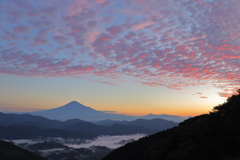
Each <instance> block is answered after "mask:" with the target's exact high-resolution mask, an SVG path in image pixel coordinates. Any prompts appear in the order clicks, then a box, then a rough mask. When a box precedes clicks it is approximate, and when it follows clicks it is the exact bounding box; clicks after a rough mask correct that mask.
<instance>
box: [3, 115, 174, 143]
mask: <svg viewBox="0 0 240 160" xmlns="http://www.w3.org/2000/svg"><path fill="white" fill-rule="evenodd" d="M102 122H109V123H108V124H109V125H100V124H93V123H91V122H86V121H83V120H80V119H70V120H67V121H64V122H61V121H57V120H50V119H47V118H44V117H41V116H34V115H29V114H21V115H18V114H5V113H1V112H0V139H9V140H10V139H23V138H24V139H33V138H38V137H42V138H46V137H62V138H68V137H71V138H81V139H92V138H94V137H96V136H100V135H129V134H136V133H143V134H148V135H149V134H153V133H156V132H158V131H162V130H165V129H167V128H171V127H174V126H177V125H178V123H176V122H173V121H167V120H164V119H160V118H156V119H152V120H144V119H138V120H134V121H113V120H105V121H102Z"/></svg>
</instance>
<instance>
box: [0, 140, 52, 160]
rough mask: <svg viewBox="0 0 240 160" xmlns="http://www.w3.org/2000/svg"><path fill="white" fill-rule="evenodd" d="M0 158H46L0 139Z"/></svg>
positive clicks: (32, 159) (41, 159)
mask: <svg viewBox="0 0 240 160" xmlns="http://www.w3.org/2000/svg"><path fill="white" fill-rule="evenodd" d="M0 160H47V159H45V158H43V157H41V156H39V155H36V154H34V153H32V152H30V151H27V150H25V149H22V148H20V147H17V146H15V145H14V144H12V143H10V142H5V141H1V140H0Z"/></svg>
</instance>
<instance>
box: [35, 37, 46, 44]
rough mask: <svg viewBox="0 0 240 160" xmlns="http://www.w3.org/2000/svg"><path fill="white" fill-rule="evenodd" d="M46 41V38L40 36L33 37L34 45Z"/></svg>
mask: <svg viewBox="0 0 240 160" xmlns="http://www.w3.org/2000/svg"><path fill="white" fill-rule="evenodd" d="M46 43H48V40H46V39H44V38H42V37H34V45H43V44H46Z"/></svg>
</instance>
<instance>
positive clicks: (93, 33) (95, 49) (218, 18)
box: [0, 0, 240, 97]
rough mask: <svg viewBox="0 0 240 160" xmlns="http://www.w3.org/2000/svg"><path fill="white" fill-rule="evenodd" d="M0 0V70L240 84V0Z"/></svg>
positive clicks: (151, 82) (227, 87)
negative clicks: (47, 0) (0, 19)
mask: <svg viewBox="0 0 240 160" xmlns="http://www.w3.org/2000/svg"><path fill="white" fill-rule="evenodd" d="M1 6H2V7H1V10H0V14H1V16H2V22H3V23H4V25H1V26H0V27H1V30H0V32H1V33H0V37H1V39H0V44H1V45H0V66H1V67H0V73H5V74H12V75H21V76H43V77H61V76H64V77H66V76H67V77H79V78H81V77H85V78H86V77H87V78H89V80H91V81H98V82H102V83H107V84H111V85H119V83H123V82H124V81H134V82H138V83H140V84H142V85H147V86H165V87H168V88H171V89H176V90H182V89H184V87H188V86H198V85H212V86H214V87H217V88H220V89H222V90H223V92H220V93H219V94H220V96H223V97H226V96H228V95H229V94H230V93H232V92H233V90H234V89H235V88H236V87H239V82H240V80H239V77H240V70H239V63H240V54H239V53H240V34H238V33H239V32H240V27H239V26H240V20H239V16H240V10H239V8H240V1H236V0H228V1H226V0H204V1H197V0H196V1H192V0H182V1H180V0H161V1H159V0H148V1H139V0H131V1H129V0H115V1H112V0H102V1H95V0H88V1H85V0H69V1H58V0H53V1H50V2H47V3H45V2H44V1H41V0H36V1H30V0H21V2H20V1H7V0H3V1H2V3H1ZM116 6H117V7H116ZM119 15H122V16H119ZM106 79H107V81H106Z"/></svg>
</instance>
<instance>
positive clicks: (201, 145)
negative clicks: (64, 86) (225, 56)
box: [103, 90, 240, 160]
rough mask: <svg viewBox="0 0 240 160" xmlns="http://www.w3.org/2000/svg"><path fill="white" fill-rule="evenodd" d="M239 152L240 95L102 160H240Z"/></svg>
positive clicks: (114, 152) (126, 146) (116, 151)
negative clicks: (208, 111)
mask: <svg viewBox="0 0 240 160" xmlns="http://www.w3.org/2000/svg"><path fill="white" fill-rule="evenodd" d="M238 91H239V90H238ZM239 151H240V95H233V96H232V97H230V98H228V99H227V101H226V102H225V103H223V104H221V105H218V106H216V107H214V108H213V110H212V112H210V113H209V114H204V115H199V116H196V117H193V118H190V119H188V120H185V121H184V122H182V123H180V124H179V126H178V127H174V128H172V129H168V130H165V131H162V132H159V133H156V134H154V135H151V136H149V137H145V138H142V139H140V140H138V141H136V142H132V143H129V144H127V145H125V146H123V147H121V148H118V149H115V150H113V151H112V152H111V153H110V154H109V155H108V156H106V157H105V158H103V160H113V159H114V160H159V159H161V160H239V159H240V152H239Z"/></svg>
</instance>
